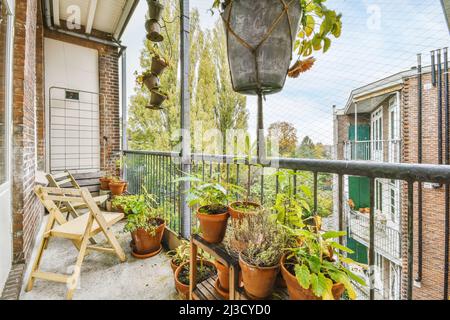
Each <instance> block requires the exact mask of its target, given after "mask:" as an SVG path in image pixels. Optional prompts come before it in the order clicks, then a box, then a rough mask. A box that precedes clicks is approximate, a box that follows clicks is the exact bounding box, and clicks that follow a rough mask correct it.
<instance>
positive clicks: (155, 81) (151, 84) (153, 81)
mask: <svg viewBox="0 0 450 320" xmlns="http://www.w3.org/2000/svg"><path fill="white" fill-rule="evenodd" d="M159 84H160V82H159V78H158V77H157V76H155V75H154V74H150V75H148V76H146V77H145V78H144V85H145V86H146V87H147V89H148V90H150V91H151V90H153V89H155V88H158V87H159Z"/></svg>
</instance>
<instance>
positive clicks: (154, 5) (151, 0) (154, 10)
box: [147, 0, 164, 21]
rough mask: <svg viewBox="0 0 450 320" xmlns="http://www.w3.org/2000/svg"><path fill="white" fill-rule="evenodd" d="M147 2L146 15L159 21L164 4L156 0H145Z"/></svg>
mask: <svg viewBox="0 0 450 320" xmlns="http://www.w3.org/2000/svg"><path fill="white" fill-rule="evenodd" d="M147 3H148V16H149V17H150V19H153V20H157V21H159V19H161V14H162V12H163V10H164V5H162V4H161V2H159V1H158V0H147Z"/></svg>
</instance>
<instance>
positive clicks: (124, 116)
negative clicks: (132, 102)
mask: <svg viewBox="0 0 450 320" xmlns="http://www.w3.org/2000/svg"><path fill="white" fill-rule="evenodd" d="M126 74H127V48H126V47H125V48H124V49H123V51H122V150H128V137H127V120H128V119H127V116H128V106H127V103H128V97H127V77H126Z"/></svg>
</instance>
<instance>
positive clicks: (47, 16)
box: [44, 0, 122, 48]
mask: <svg viewBox="0 0 450 320" xmlns="http://www.w3.org/2000/svg"><path fill="white" fill-rule="evenodd" d="M50 8H51V5H50V0H45V2H44V16H45V21H46V26H47V28H48V29H50V30H51V31H55V32H59V33H62V34H65V35H68V36H72V37H76V38H80V39H84V40H89V41H93V42H97V43H100V44H103V45H107V46H112V47H116V48H121V47H122V46H121V45H120V44H119V43H118V42H117V41H110V40H105V39H101V38H98V37H94V36H90V35H87V34H81V33H77V32H73V31H69V30H64V29H61V28H56V27H55V26H54V25H53V22H52V15H51V9H50Z"/></svg>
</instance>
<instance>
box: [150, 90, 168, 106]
mask: <svg viewBox="0 0 450 320" xmlns="http://www.w3.org/2000/svg"><path fill="white" fill-rule="evenodd" d="M166 100H167V96H166V95H165V94H163V93H162V92H161V91H159V90H157V89H153V90H152V96H151V99H150V106H149V109H154V110H160V109H162V108H161V105H162V104H163V102H164V101H166Z"/></svg>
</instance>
